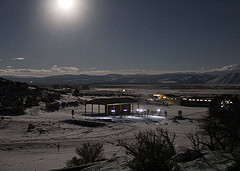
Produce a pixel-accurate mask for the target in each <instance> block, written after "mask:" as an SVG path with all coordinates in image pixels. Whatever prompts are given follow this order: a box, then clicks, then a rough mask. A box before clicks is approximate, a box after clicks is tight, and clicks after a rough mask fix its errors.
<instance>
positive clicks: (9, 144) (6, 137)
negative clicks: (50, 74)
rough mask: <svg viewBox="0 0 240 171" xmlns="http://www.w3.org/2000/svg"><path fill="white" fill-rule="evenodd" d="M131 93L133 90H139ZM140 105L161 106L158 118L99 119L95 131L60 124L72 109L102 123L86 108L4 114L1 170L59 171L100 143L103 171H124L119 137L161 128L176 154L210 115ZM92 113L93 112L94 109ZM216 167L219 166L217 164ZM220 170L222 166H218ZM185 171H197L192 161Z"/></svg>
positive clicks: (67, 98) (0, 131) (188, 109)
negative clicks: (85, 146)
mask: <svg viewBox="0 0 240 171" xmlns="http://www.w3.org/2000/svg"><path fill="white" fill-rule="evenodd" d="M134 91H136V92H137V90H134ZM138 92H139V93H142V94H144V95H145V94H148V92H144V91H143V90H139V91H138ZM74 100H76V98H75V97H72V96H67V95H66V96H64V98H63V99H61V101H74ZM89 107H90V106H89ZM140 107H141V108H143V109H149V110H152V111H156V110H157V109H159V108H160V109H161V111H162V113H161V115H160V116H144V117H137V116H124V117H123V118H121V117H114V118H113V117H111V118H106V119H112V120H113V121H114V122H103V121H101V122H103V123H105V124H106V125H105V126H103V127H95V128H93V127H84V126H78V125H73V124H67V123H63V122H62V121H64V120H69V119H72V115H71V111H72V110H74V111H75V114H74V119H76V120H86V121H89V120H97V121H99V119H104V118H94V117H90V116H84V106H78V107H70V108H65V109H61V110H59V111H56V112H52V113H49V112H46V111H45V110H43V109H44V104H41V105H40V106H38V107H33V108H31V109H28V110H26V114H25V115H22V116H11V117H10V116H6V117H4V118H3V119H1V121H0V135H1V136H0V170H1V171H2V170H3V171H5V170H6V171H19V170H20V171H21V170H24V171H28V170H37V171H38V170H51V169H58V168H63V167H66V161H67V160H70V159H71V158H72V157H73V156H76V154H75V148H76V147H77V146H80V145H81V144H83V143H85V142H90V143H91V142H92V143H96V142H100V143H103V146H104V156H105V157H106V158H107V159H113V160H108V161H107V162H103V163H101V168H102V169H103V170H128V168H126V166H125V164H126V156H125V152H124V149H123V148H122V147H119V146H116V144H117V141H118V140H119V139H122V140H126V141H127V140H131V139H133V138H134V134H135V133H136V132H138V131H139V130H146V129H154V128H156V127H162V128H164V129H168V130H169V131H170V132H173V133H175V134H176V141H175V146H176V148H177V150H178V151H181V150H183V149H186V148H187V147H189V145H190V143H189V140H188V139H187V137H186V133H189V132H195V130H196V129H197V126H198V122H197V121H196V119H199V118H201V117H202V116H204V115H206V113H207V112H208V108H203V107H184V106H156V105H148V104H140ZM88 110H90V108H88ZM95 110H96V111H97V106H96V107H95ZM101 110H103V109H101ZM179 110H181V111H182V115H183V117H184V118H186V119H185V120H178V121H177V122H174V121H173V120H172V118H173V117H175V116H176V115H177V113H178V111H179ZM164 111H167V116H166V117H165V116H163V115H164V114H163V113H164ZM29 124H33V125H34V126H35V128H34V129H33V130H32V131H31V132H27V128H28V125H29ZM58 145H59V149H58ZM216 167H218V165H217V164H216ZM219 167H220V168H223V166H222V165H221V166H220V165H219ZM188 168H189V169H186V170H194V169H195V170H197V169H196V168H197V166H196V163H193V164H190V166H188ZM209 170H211V168H210V169H209ZM220 170H221V169H220Z"/></svg>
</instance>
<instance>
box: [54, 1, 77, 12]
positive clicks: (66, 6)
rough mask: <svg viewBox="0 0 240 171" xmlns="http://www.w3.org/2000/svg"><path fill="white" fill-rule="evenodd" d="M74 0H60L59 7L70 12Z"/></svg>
mask: <svg viewBox="0 0 240 171" xmlns="http://www.w3.org/2000/svg"><path fill="white" fill-rule="evenodd" d="M73 1H74V0H58V1H57V3H58V7H59V8H61V9H62V10H65V11H70V10H71V9H72V8H73V5H74V3H73Z"/></svg>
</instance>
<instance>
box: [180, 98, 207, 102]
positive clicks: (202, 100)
mask: <svg viewBox="0 0 240 171" xmlns="http://www.w3.org/2000/svg"><path fill="white" fill-rule="evenodd" d="M183 100H188V101H193V102H194V101H197V102H211V101H212V100H210V99H208V100H207V99H187V98H183Z"/></svg>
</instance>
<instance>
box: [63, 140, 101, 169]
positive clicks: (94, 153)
mask: <svg viewBox="0 0 240 171" xmlns="http://www.w3.org/2000/svg"><path fill="white" fill-rule="evenodd" d="M76 153H77V155H78V156H79V157H80V158H77V157H73V158H72V159H71V160H69V161H67V163H66V164H67V166H68V167H73V166H79V165H83V164H88V163H92V162H96V161H100V160H102V159H103V145H102V144H100V143H96V144H90V143H89V142H88V143H84V144H83V145H82V146H81V147H77V148H76Z"/></svg>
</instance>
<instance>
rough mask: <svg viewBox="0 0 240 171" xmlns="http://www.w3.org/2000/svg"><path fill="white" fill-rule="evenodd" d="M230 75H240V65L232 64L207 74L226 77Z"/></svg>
mask: <svg viewBox="0 0 240 171" xmlns="http://www.w3.org/2000/svg"><path fill="white" fill-rule="evenodd" d="M229 73H240V65H239V64H232V65H228V66H224V67H221V68H217V69H213V70H212V71H211V72H207V74H211V75H218V76H221V75H226V74H229Z"/></svg>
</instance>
